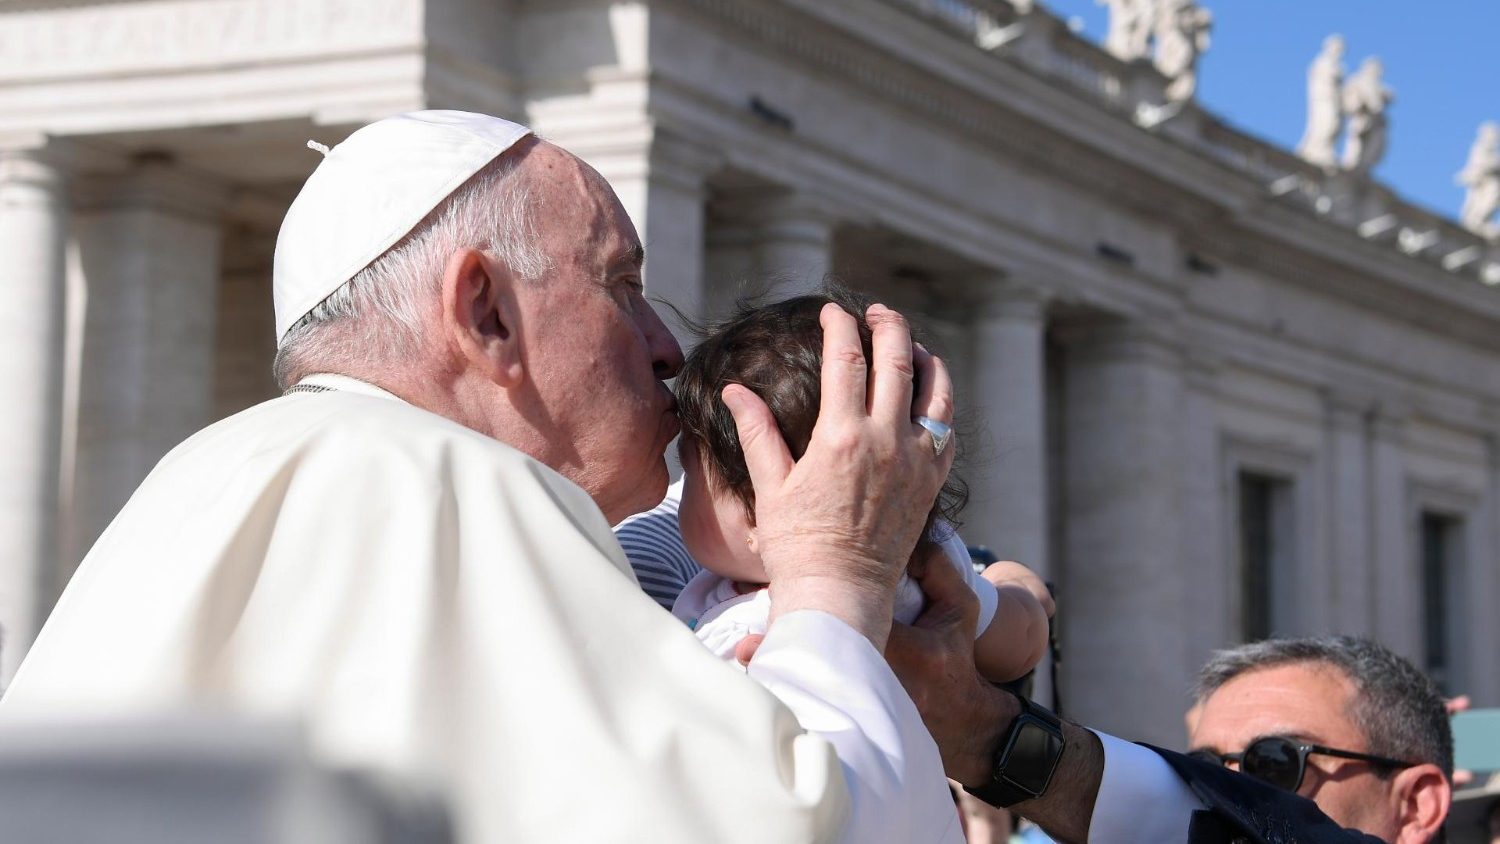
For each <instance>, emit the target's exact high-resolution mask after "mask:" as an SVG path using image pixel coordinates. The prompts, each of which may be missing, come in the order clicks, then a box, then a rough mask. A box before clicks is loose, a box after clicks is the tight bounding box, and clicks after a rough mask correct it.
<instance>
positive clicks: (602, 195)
mask: <svg viewBox="0 0 1500 844" xmlns="http://www.w3.org/2000/svg"><path fill="white" fill-rule="evenodd" d="M522 167H523V168H524V169H526V170H527V171H528V175H529V176H530V177H531V178H532V179H533V180H535V181H536V182H537V183H539V184H541V185H543V186H546V187H548V188H551V189H555V190H557V191H558V192H561V193H565V194H570V195H572V196H573V197H575V198H579V199H584V200H589V201H595V202H608V203H618V200H617V199H616V198H615V192H614V189H613V188H611V187H610V186H609V182H608V181H606V180H605V179H604V177H603V176H601V175H599V171H597V170H595V169H594V168H593V167H591V166H589V164H588V162H586V161H584V160H583V159H581V158H579V157H578V156H576V155H574V154H573V153H571V152H568V151H567V150H565V149H563V148H562V147H560V146H558V145H556V144H553V143H549V142H548V141H539V142H538V143H537V144H536V145H535V146H534V147H532V148H531V149H530V150H528V151H527V153H526V158H525V160H524V161H523V162H522Z"/></svg>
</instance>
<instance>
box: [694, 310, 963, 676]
mask: <svg viewBox="0 0 1500 844" xmlns="http://www.w3.org/2000/svg"><path fill="white" fill-rule="evenodd" d="M866 321H867V322H868V323H869V325H870V329H871V335H872V336H871V347H872V348H871V351H872V359H871V361H869V362H868V363H867V362H866V361H865V357H864V353H863V350H862V348H861V344H860V338H859V329H858V324H857V323H856V322H855V320H854V317H852V316H850V315H849V314H848V313H846V312H845V311H844V310H843V309H842V308H840V307H838V306H837V305H832V304H830V305H826V306H825V307H824V308H823V312H822V314H821V319H820V322H821V324H822V326H823V371H822V401H821V404H820V405H819V408H818V422H817V424H816V425H815V426H814V428H813V432H812V439H811V441H810V442H809V443H808V446H807V450H806V452H804V454H803V456H802V459H801V460H798V461H795V462H793V460H792V458H791V454H790V452H789V451H788V450H787V447H786V443H785V441H783V439H782V437H781V434H780V432H779V430H778V429H777V427H776V421H775V419H774V417H772V415H771V412H770V410H769V409H768V408H767V407H766V405H765V403H764V402H763V401H761V400H760V398H759V397H758V396H756V395H755V394H754V393H752V392H751V391H750V390H749V389H747V388H745V387H743V386H740V385H738V384H731V385H730V386H728V387H726V388H725V389H724V393H723V399H724V403H725V405H726V406H727V407H728V408H729V411H730V413H732V414H733V415H734V420H735V426H736V428H737V429H738V432H739V438H740V445H741V447H742V448H743V450H744V453H745V464H746V467H747V468H748V469H749V472H750V479H751V483H752V484H753V485H754V487H755V524H756V541H757V544H758V545H759V549H760V556H761V560H762V562H763V563H764V564H765V568H766V574H767V576H768V577H769V580H770V585H771V586H770V588H771V597H772V602H771V605H772V615H773V620H774V617H775V616H779V615H781V614H783V613H788V612H793V611H795V610H799V609H818V610H823V611H824V612H828V613H831V614H833V615H835V616H837V617H839V618H840V619H842V620H843V621H844V622H846V623H848V624H849V625H850V626H852V627H854V629H856V630H858V631H860V632H861V633H862V634H864V635H865V636H866V637H868V638H869V639H870V641H871V642H873V643H874V644H875V646H876V647H877V648H883V647H884V645H885V639H886V636H887V635H888V633H889V630H890V623H891V605H892V601H893V599H894V594H895V585H896V581H897V580H898V579H899V578H900V576H901V572H902V571H903V569H904V568H905V566H906V561H907V556H908V554H909V553H910V550H911V548H912V547H914V546H915V545H916V542H917V538H918V537H919V536H920V535H921V532H922V529H923V526H924V525H925V523H926V518H927V512H928V510H929V509H930V508H931V506H932V501H933V499H934V498H936V497H937V493H938V490H939V488H940V487H941V486H942V483H943V481H944V479H945V478H946V477H947V475H948V469H949V468H950V467H951V466H952V463H953V450H952V449H947V450H946V451H945V452H944V453H943V454H942V455H938V456H934V455H933V450H932V439H931V435H930V434H928V433H927V431H926V430H925V429H923V428H922V427H921V426H919V425H917V424H916V423H914V422H913V421H912V418H913V416H915V415H923V416H929V417H932V418H933V419H937V420H939V421H941V422H951V421H952V418H953V388H952V383H951V381H950V380H949V378H948V373H947V369H946V368H945V367H944V366H943V364H942V361H940V360H938V359H937V358H935V357H933V356H932V355H930V354H928V353H926V352H925V351H924V350H922V349H920V348H914V347H913V345H912V342H911V333H910V331H909V330H908V328H907V325H906V320H905V319H903V318H902V317H901V316H900V315H899V314H897V313H896V312H895V311H892V310H890V309H889V308H886V307H884V306H881V305H873V306H871V307H870V309H869V311H868V312H867V313H866ZM913 374H915V376H916V381H917V384H918V388H917V392H916V394H915V396H914V394H913Z"/></svg>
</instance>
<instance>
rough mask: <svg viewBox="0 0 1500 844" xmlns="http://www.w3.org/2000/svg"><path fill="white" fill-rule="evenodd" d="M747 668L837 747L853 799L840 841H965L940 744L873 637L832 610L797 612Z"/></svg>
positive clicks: (774, 628)
mask: <svg viewBox="0 0 1500 844" xmlns="http://www.w3.org/2000/svg"><path fill="white" fill-rule="evenodd" d="M749 674H750V677H751V678H752V679H754V680H755V681H756V682H758V683H760V684H761V685H762V686H765V687H766V688H767V689H768V690H769V691H770V692H771V694H773V695H775V696H776V697H777V698H779V699H780V700H781V702H782V703H784V704H786V706H787V708H789V709H791V710H792V713H793V714H794V715H796V716H797V721H798V722H799V723H800V724H801V725H802V727H803V728H804V729H806V730H808V731H809V732H811V733H813V734H815V735H818V736H821V737H822V738H823V739H825V740H826V741H828V743H830V744H832V745H833V747H834V749H835V750H836V751H837V753H838V757H839V761H840V762H841V763H842V765H843V769H844V779H845V783H846V784H847V785H848V787H849V796H850V803H851V813H850V818H849V823H848V824H847V825H846V827H845V829H844V834H843V836H842V837H841V838H840V840H841V841H848V842H861V844H862V842H867V841H923V842H929V841H930V842H938V841H942V842H955V844H957V842H962V841H963V832H962V830H961V827H960V824H959V820H958V812H957V810H956V809H955V808H954V805H953V798H952V796H951V795H950V794H949V791H948V780H947V779H946V778H945V777H944V776H943V763H942V759H941V757H940V756H939V755H938V749H937V745H936V744H934V743H933V741H932V736H931V735H929V734H928V732H927V727H926V726H925V725H924V724H923V723H922V717H921V716H920V715H919V714H918V713H917V708H916V706H915V705H914V704H913V703H912V702H911V698H910V697H908V696H907V694H906V690H905V689H903V688H902V687H901V683H900V681H898V680H897V679H896V675H895V674H892V673H891V669H890V665H888V664H887V663H886V661H885V658H884V657H883V656H881V654H880V652H879V651H877V650H875V648H874V647H873V646H872V645H871V644H870V640H868V639H866V638H865V637H864V636H862V635H860V634H859V633H857V632H855V630H854V628H852V627H850V626H849V625H847V624H845V623H844V622H842V621H840V620H839V619H837V618H835V617H834V616H832V615H829V614H827V613H824V612H819V611H817V610H800V611H798V612H793V613H789V614H787V615H784V616H781V617H780V618H778V619H777V620H776V622H775V623H774V624H772V625H771V628H770V630H769V631H768V632H767V633H766V638H765V641H763V642H762V643H761V645H760V648H759V649H758V650H757V651H756V652H755V658H754V659H753V660H752V661H751V662H750V669H749Z"/></svg>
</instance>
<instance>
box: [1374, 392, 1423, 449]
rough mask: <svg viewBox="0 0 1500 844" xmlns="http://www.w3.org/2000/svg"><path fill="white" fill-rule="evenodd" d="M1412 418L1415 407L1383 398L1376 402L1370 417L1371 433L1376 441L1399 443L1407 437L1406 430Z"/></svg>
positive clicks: (1400, 401) (1397, 400) (1396, 400)
mask: <svg viewBox="0 0 1500 844" xmlns="http://www.w3.org/2000/svg"><path fill="white" fill-rule="evenodd" d="M1412 416H1413V407H1412V405H1411V404H1410V403H1408V402H1405V401H1402V400H1399V399H1390V398H1381V399H1379V400H1378V401H1376V402H1375V404H1374V407H1373V410H1372V413H1371V415H1370V433H1371V435H1373V436H1374V437H1375V438H1376V439H1383V440H1387V441H1394V442H1399V441H1401V440H1402V439H1404V438H1405V437H1406V428H1407V426H1408V425H1409V424H1410V422H1411V418H1412Z"/></svg>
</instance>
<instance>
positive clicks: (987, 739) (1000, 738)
mask: <svg viewBox="0 0 1500 844" xmlns="http://www.w3.org/2000/svg"><path fill="white" fill-rule="evenodd" d="M980 689H981V691H980V694H979V695H977V705H976V710H977V711H976V713H975V714H974V716H973V717H972V719H971V720H969V722H968V723H971V724H987V725H990V726H989V728H988V729H986V730H975V731H974V732H973V733H971V734H970V735H971V736H972V737H973V740H972V741H970V742H969V743H968V745H967V746H965V747H964V748H963V752H962V753H961V755H959V757H958V758H956V759H954V760H953V763H954V770H952V771H951V772H950V773H949V776H951V777H953V778H954V779H955V780H958V781H959V782H960V783H962V784H963V785H965V786H969V787H978V786H981V785H983V784H985V783H987V782H989V780H990V777H991V776H992V775H993V774H994V770H995V756H996V754H998V753H999V752H1000V747H1001V744H1002V743H1003V742H1004V741H1005V738H1006V736H1007V735H1009V734H1010V725H1011V724H1013V723H1015V720H1016V718H1017V717H1018V716H1020V714H1021V702H1020V701H1019V700H1017V699H1016V696H1015V695H1013V694H1011V693H1010V692H1007V691H1005V690H1004V689H1001V688H999V687H998V686H992V685H989V684H988V683H984V684H981V685H980Z"/></svg>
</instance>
